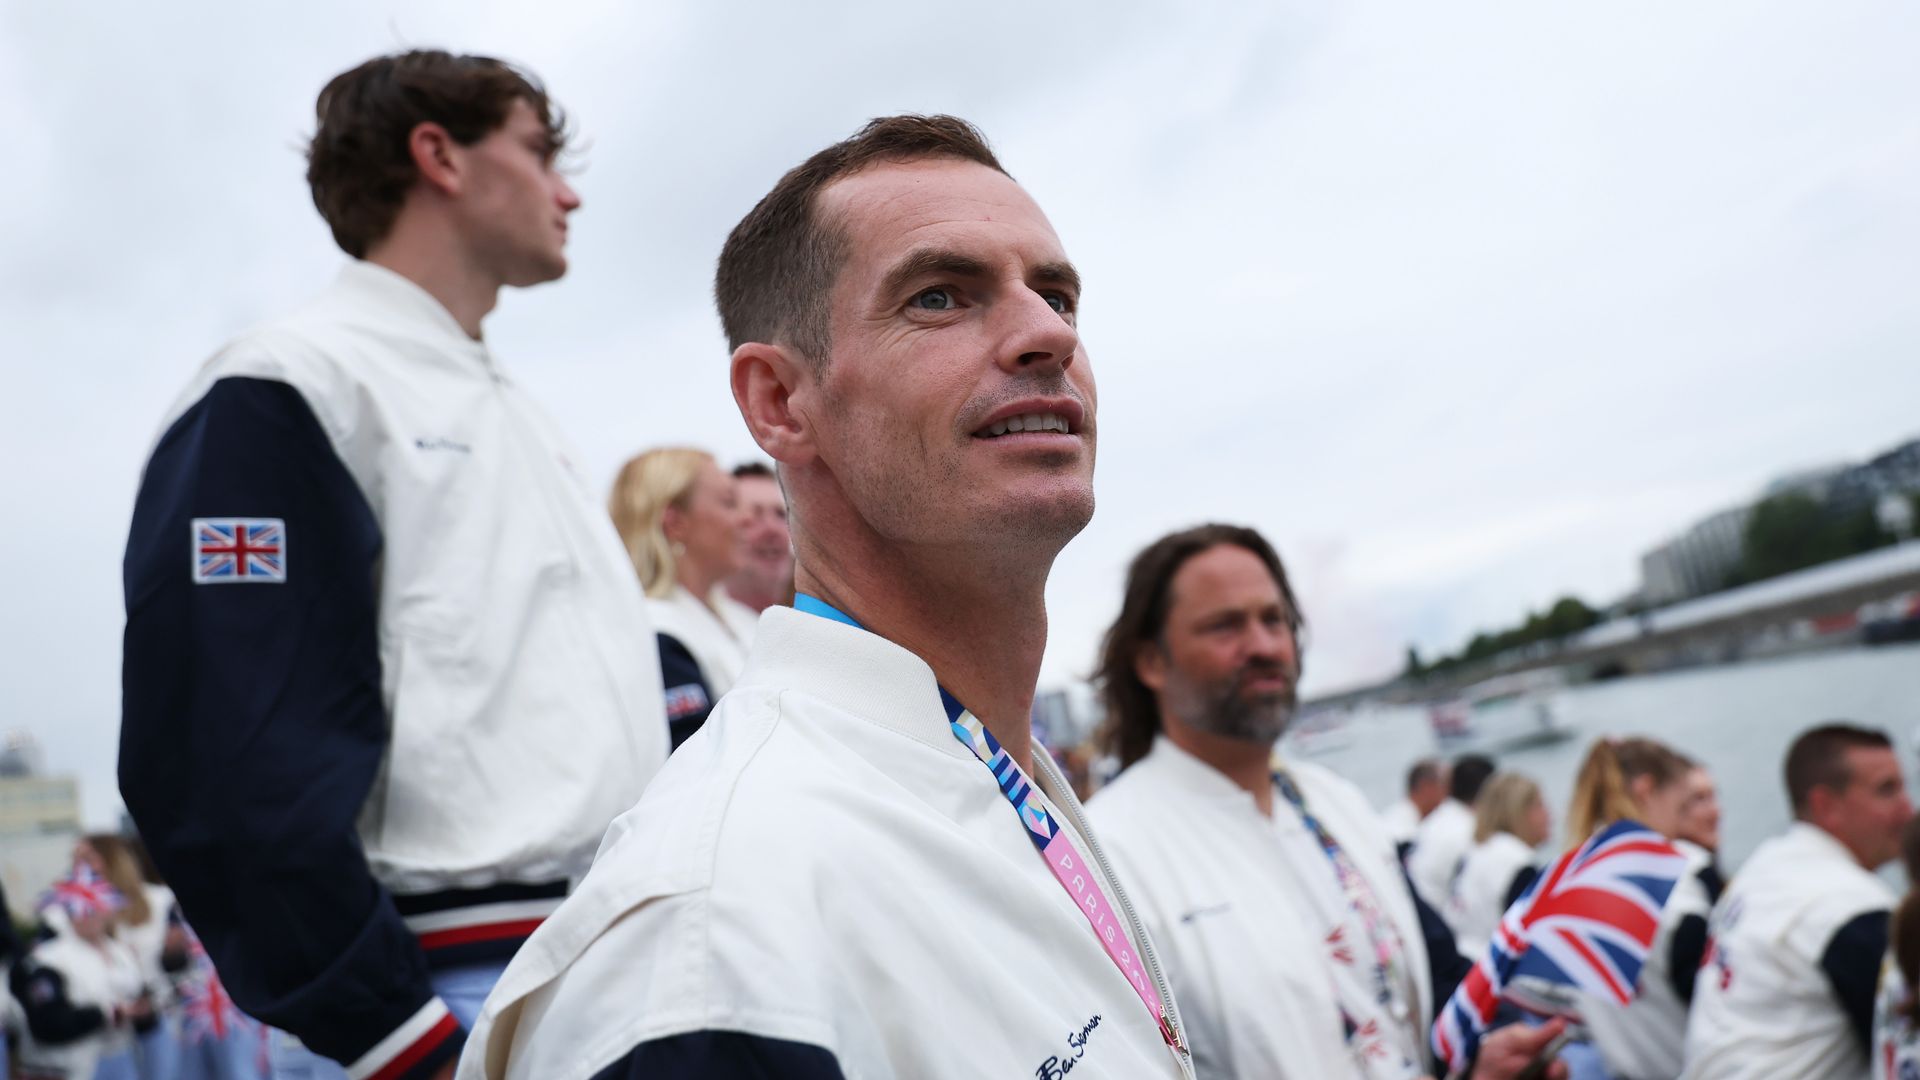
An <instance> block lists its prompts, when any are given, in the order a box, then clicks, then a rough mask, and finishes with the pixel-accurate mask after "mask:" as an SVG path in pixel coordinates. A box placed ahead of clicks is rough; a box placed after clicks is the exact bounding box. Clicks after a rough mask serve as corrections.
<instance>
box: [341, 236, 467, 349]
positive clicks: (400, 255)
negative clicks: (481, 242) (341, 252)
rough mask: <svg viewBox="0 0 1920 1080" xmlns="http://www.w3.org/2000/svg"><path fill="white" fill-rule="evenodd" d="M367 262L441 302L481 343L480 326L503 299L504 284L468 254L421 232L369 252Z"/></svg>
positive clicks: (388, 242)
mask: <svg viewBox="0 0 1920 1080" xmlns="http://www.w3.org/2000/svg"><path fill="white" fill-rule="evenodd" d="M367 261H368V262H370V263H373V264H374V265H376V266H384V267H386V268H387V269H388V270H391V271H393V272H394V273H396V274H399V275H400V276H401V277H403V278H406V279H407V280H408V281H411V282H413V283H414V284H415V285H418V286H420V287H421V288H422V289H425V290H426V291H427V294H428V295H429V296H432V297H433V298H434V299H435V300H438V301H440V306H441V307H444V308H446V309H447V313H448V314H449V315H452V316H453V320H454V321H455V322H457V323H459V324H460V329H462V330H464V331H466V332H467V336H468V337H470V338H472V339H473V340H475V341H479V340H480V322H481V320H482V319H485V318H486V317H487V313H488V312H490V311H492V310H493V307H494V305H495V304H496V303H498V302H499V299H500V281H499V280H498V279H497V278H495V277H493V276H492V275H491V274H489V273H487V272H486V271H485V270H483V269H482V268H481V266H480V264H479V262H478V261H477V260H474V259H471V258H468V257H467V256H466V254H465V253H464V252H460V251H451V250H446V248H445V245H443V244H435V243H433V242H432V241H431V239H430V238H429V237H427V236H425V235H422V234H420V233H419V232H417V231H409V232H405V233H402V232H401V226H399V225H398V224H396V226H395V235H392V236H389V237H387V239H386V240H384V241H382V242H381V243H380V244H379V245H377V246H376V247H374V248H373V249H372V250H370V251H368V252H367Z"/></svg>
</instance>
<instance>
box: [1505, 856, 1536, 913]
mask: <svg viewBox="0 0 1920 1080" xmlns="http://www.w3.org/2000/svg"><path fill="white" fill-rule="evenodd" d="M1539 877H1540V868H1539V867H1537V866H1523V867H1521V868H1520V870H1519V872H1517V873H1515V874H1514V875H1513V880H1512V881H1510V882H1508V883H1507V895H1506V898H1505V899H1503V900H1502V901H1500V910H1501V911H1503V912H1504V911H1506V910H1507V909H1508V908H1510V907H1512V906H1513V902H1514V901H1515V900H1518V899H1520V898H1521V897H1522V896H1525V895H1526V892H1527V890H1528V889H1531V888H1533V883H1534V881H1535V880H1537V879H1538V878H1539Z"/></svg>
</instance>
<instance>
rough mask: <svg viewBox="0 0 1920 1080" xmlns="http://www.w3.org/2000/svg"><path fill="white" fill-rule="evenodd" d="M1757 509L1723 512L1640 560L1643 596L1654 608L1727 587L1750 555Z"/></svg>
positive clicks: (1741, 507) (1737, 508)
mask: <svg viewBox="0 0 1920 1080" xmlns="http://www.w3.org/2000/svg"><path fill="white" fill-rule="evenodd" d="M1752 513H1753V508H1752V507H1748V506H1736V507H1734V508H1733V509H1731V510H1722V511H1720V512H1719V513H1717V514H1715V515H1713V516H1712V517H1710V518H1707V519H1706V520H1704V521H1702V522H1700V523H1699V524H1697V525H1695V526H1694V527H1693V528H1691V529H1688V530H1687V531H1686V532H1684V533H1682V534H1680V536H1678V537H1677V538H1675V539H1673V540H1671V541H1669V542H1668V543H1665V544H1662V545H1661V546H1659V547H1657V548H1654V549H1653V550H1652V551H1649V552H1647V553H1646V554H1645V555H1642V556H1641V557H1640V577H1641V595H1642V596H1643V597H1644V598H1645V599H1646V601H1647V603H1649V604H1653V605H1660V604H1671V603H1674V602H1675V601H1679V600H1688V599H1691V598H1693V597H1696V596H1705V595H1706V594H1707V593H1710V592H1718V591H1719V590H1721V589H1723V588H1725V587H1726V584H1727V577H1728V575H1730V574H1732V573H1733V571H1734V570H1735V569H1736V568H1737V567H1739V565H1740V559H1741V556H1742V555H1743V554H1745V552H1746V532H1747V518H1748V517H1749V516H1751V515H1752Z"/></svg>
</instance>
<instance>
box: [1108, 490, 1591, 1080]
mask: <svg viewBox="0 0 1920 1080" xmlns="http://www.w3.org/2000/svg"><path fill="white" fill-rule="evenodd" d="M1300 625H1301V617H1300V612H1299V608H1298V606H1297V605H1296V604H1295V602H1294V597H1293V590H1292V588H1291V587H1290V586H1289V585H1288V583H1287V575H1286V570H1285V568H1284V567H1283V566H1282V565H1281V562H1280V557H1279V555H1278V554H1277V553H1275V551H1274V550H1273V547H1272V546H1271V545H1270V544H1268V543H1267V541H1266V540H1265V539H1264V538H1263V537H1261V535H1260V534H1259V533H1258V532H1255V531H1254V530H1252V529H1248V528H1243V527H1240V526H1234V525H1202V526H1199V527H1197V528H1193V529H1188V530H1185V531H1183V532H1177V533H1174V534H1172V535H1169V536H1166V537H1164V538H1162V539H1160V540H1159V541H1156V542H1155V543H1153V544H1152V545H1149V546H1148V547H1147V548H1146V549H1145V550H1144V551H1142V552H1141V553H1140V555H1139V556H1138V557H1137V558H1135V560H1134V562H1133V565H1132V568H1131V569H1130V570H1129V572H1128V575H1127V590H1126V598H1125V600H1124V601H1123V602H1122V605H1121V611H1120V616H1119V618H1118V619H1117V620H1116V621H1115V622H1114V625H1113V627H1112V628H1111V629H1110V630H1109V631H1108V633H1107V637H1106V642H1105V646H1104V648H1103V651H1102V656H1101V661H1100V681H1101V686H1102V690H1103V692H1104V694H1105V700H1106V704H1107V716H1108V723H1109V727H1108V729H1107V735H1108V736H1109V740H1110V743H1111V746H1112V749H1113V750H1114V751H1115V752H1116V753H1117V755H1118V756H1119V758H1120V760H1121V762H1122V764H1123V766H1124V769H1125V771H1123V772H1122V773H1121V774H1120V776H1119V778H1118V779H1116V780H1115V781H1114V782H1113V783H1112V784H1110V785H1109V786H1108V787H1106V788H1104V789H1102V790H1101V791H1100V793H1099V794H1097V795H1096V796H1095V797H1094V798H1093V800H1092V812H1093V817H1094V820H1095V821H1096V822H1097V823H1098V825H1099V827H1100V830H1101V833H1102V835H1103V837H1105V839H1106V841H1107V843H1108V844H1109V845H1110V846H1111V848H1112V851H1113V853H1114V860H1115V863H1116V865H1117V866H1118V867H1119V868H1120V871H1121V874H1122V876H1123V877H1124V878H1125V879H1126V881H1127V882H1128V884H1129V886H1130V887H1131V888H1132V889H1133V890H1134V896H1135V897H1136V900H1137V902H1138V904H1139V908H1140V911H1141V914H1142V915H1143V916H1144V917H1145V918H1146V921H1147V926H1148V932H1149V933H1150V934H1151V935H1152V936H1153V938H1154V940H1155V942H1156V943H1157V944H1158V945H1159V947H1160V948H1161V950H1162V955H1163V956H1164V957H1165V959H1166V964H1167V969H1168V972H1169V974H1170V975H1171V977H1172V980H1173V984H1174V988H1175V994H1176V996H1178V997H1179V999H1180V1001H1181V1003H1182V1005H1183V1007H1184V1008H1185V1009H1186V1016H1187V1018H1188V1022H1189V1023H1190V1024H1191V1025H1192V1031H1193V1048H1194V1064H1195V1069H1196V1071H1197V1072H1198V1073H1199V1075H1200V1076H1201V1077H1203V1078H1222V1080H1224V1078H1234V1077H1238V1078H1244V1080H1255V1078H1258V1080H1276V1078H1287V1080H1348V1078H1351V1080H1385V1078H1393V1080H1411V1078H1414V1077H1419V1076H1424V1075H1426V1074H1428V1072H1429V1071H1430V1065H1429V1054H1428V1051H1427V1029H1428V1025H1429V1022H1430V1021H1431V1019H1432V1017H1433V1014H1434V1011H1435V1009H1436V1008H1437V1007H1438V1005H1439V1004H1440V1003H1443V1002H1445V1001H1446V999H1447V997H1448V996H1449V995H1451V994H1452V992H1453V988H1454V986H1455V985H1456V984H1457V983H1458V982H1459V980H1460V978H1461V977H1462V975H1464V974H1465V970H1466V968H1467V966H1468V965H1467V962H1466V961H1465V960H1463V959H1462V958H1461V957H1460V956H1459V954H1458V953H1457V952H1455V950H1454V947H1453V940H1452V935H1451V934H1450V933H1449V932H1448V930H1447V928H1446V925H1445V924H1444V923H1442V922H1441V921H1440V919H1439V917H1438V916H1437V915H1435V914H1434V912H1433V911H1432V910H1431V909H1430V908H1428V907H1427V905H1426V904H1425V903H1424V902H1422V901H1421V899H1420V898H1419V897H1418V896H1417V895H1416V894H1415V893H1414V892H1413V891H1412V890H1411V889H1410V888H1409V886H1408V884H1407V880H1406V877H1405V874H1404V871H1403V870H1402V869H1401V865H1400V860H1399V856H1398V853H1397V852H1396V851H1395V849H1394V843H1393V838H1392V837H1391V836H1390V835H1389V834H1388V832H1387V830H1386V828H1385V826H1384V825H1383V824H1382V822H1381V821H1380V819H1379V816H1378V815H1377V814H1376V813H1375V812H1374V810H1373V808H1372V807H1371V806H1370V805H1369V804H1368V803H1367V801H1366V798H1365V797H1364V796H1363V795H1361V793H1360V791H1359V790H1358V789H1357V788H1355V787H1354V786H1353V785H1352V784H1350V783H1348V782H1347V781H1345V780H1343V779H1341V778H1340V777H1338V776H1335V775H1334V774H1333V773H1331V772H1329V771H1327V770H1326V769H1323V768H1320V767H1318V766H1315V765H1312V764H1309V763H1306V762H1297V761H1293V760H1289V759H1287V758H1284V757H1280V756H1277V755H1276V754H1275V753H1274V744H1275V742H1276V741H1278V739H1279V738H1280V736H1281V735H1282V734H1283V733H1284V732H1285V730H1286V727H1287V724H1288V722H1289V721H1290V720H1291V718H1292V716H1293V711H1294V705H1295V700H1296V692H1295V688H1296V684H1297V682H1298V679H1299V675H1300V653H1299V629H1300ZM1555 1030H1556V1028H1555V1027H1542V1028H1538V1029H1524V1028H1516V1027H1506V1028H1502V1029H1501V1030H1499V1031H1498V1032H1496V1033H1494V1034H1493V1035H1492V1036H1490V1037H1489V1038H1488V1040H1487V1041H1486V1042H1485V1043H1483V1044H1482V1047H1481V1054H1480V1057H1479V1059H1478V1061H1477V1064H1476V1070H1475V1075H1476V1076H1483V1077H1485V1076H1512V1075H1515V1074H1516V1073H1517V1072H1519V1070H1521V1069H1522V1068H1524V1067H1526V1066H1527V1064H1528V1063H1529V1062H1530V1060H1531V1059H1532V1057H1533V1055H1534V1054H1535V1053H1538V1052H1539V1051H1540V1049H1541V1048H1542V1047H1544V1046H1545V1045H1546V1044H1547V1042H1548V1041H1549V1040H1551V1038H1552V1037H1553V1034H1554V1031H1555ZM1559 1068H1560V1067H1559V1066H1558V1065H1555V1066H1554V1069H1555V1070H1559ZM1558 1074H1559V1073H1558V1072H1557V1071H1556V1072H1555V1073H1553V1074H1551V1075H1558Z"/></svg>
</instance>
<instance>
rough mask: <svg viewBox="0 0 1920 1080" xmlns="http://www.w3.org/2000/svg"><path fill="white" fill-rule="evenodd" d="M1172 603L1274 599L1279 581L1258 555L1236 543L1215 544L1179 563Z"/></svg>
mask: <svg viewBox="0 0 1920 1080" xmlns="http://www.w3.org/2000/svg"><path fill="white" fill-rule="evenodd" d="M1171 590H1172V595H1173V606H1175V607H1180V606H1183V604H1186V605H1202V604H1204V605H1206V606H1208V607H1224V606H1241V605H1244V604H1248V603H1257V604H1268V603H1277V602H1279V601H1280V600H1281V599H1282V597H1281V595H1280V583H1279V582H1277V581H1275V580H1274V579H1273V572H1272V571H1271V570H1269V569H1267V564H1266V563H1265V562H1264V561H1262V560H1261V558H1260V556H1258V555H1255V554H1254V553H1253V552H1251V551H1248V550H1247V549H1246V548H1243V547H1241V546H1239V545H1238V544H1219V545H1216V546H1214V547H1211V548H1208V549H1207V550H1205V551H1203V552H1201V553H1199V554H1198V555H1195V556H1193V557H1192V558H1190V559H1188V560H1187V561H1186V562H1184V563H1182V564H1180V569H1178V570H1176V571H1174V575H1173V581H1172V584H1171Z"/></svg>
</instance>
